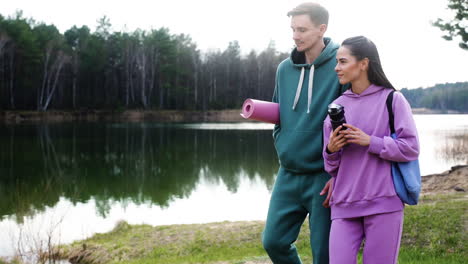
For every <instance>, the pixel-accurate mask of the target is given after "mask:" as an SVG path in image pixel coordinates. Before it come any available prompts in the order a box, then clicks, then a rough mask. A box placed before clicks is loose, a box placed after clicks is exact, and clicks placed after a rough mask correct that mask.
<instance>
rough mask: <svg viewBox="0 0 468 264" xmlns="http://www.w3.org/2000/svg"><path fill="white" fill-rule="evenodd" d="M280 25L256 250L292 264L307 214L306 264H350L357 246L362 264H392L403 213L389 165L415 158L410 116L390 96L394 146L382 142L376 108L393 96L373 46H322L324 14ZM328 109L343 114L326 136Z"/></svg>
mask: <svg viewBox="0 0 468 264" xmlns="http://www.w3.org/2000/svg"><path fill="white" fill-rule="evenodd" d="M288 16H289V17H291V28H292V33H293V40H294V42H295V44H296V48H295V49H294V50H293V51H292V53H291V56H290V58H288V59H286V60H284V61H283V62H282V63H281V64H280V65H279V66H278V70H277V75H276V87H275V92H274V95H273V101H274V102H277V103H279V104H280V119H281V124H280V125H276V126H275V128H274V130H273V137H274V142H275V147H276V150H277V153H278V158H279V160H280V169H279V172H278V176H277V179H276V182H275V186H274V189H273V192H272V196H271V201H270V206H269V210H268V217H267V221H266V225H265V230H264V232H263V241H262V242H263V246H264V248H265V249H266V251H267V253H268V255H269V256H270V258H271V259H272V261H273V263H277V264H295V263H301V261H300V259H299V256H298V255H297V251H296V248H295V247H294V241H295V240H296V239H297V237H298V234H299V230H300V227H301V225H302V223H303V222H304V220H305V218H306V216H307V215H308V214H309V226H310V244H311V247H312V255H313V263H316V264H319V263H320V264H327V263H332V264H344V263H356V259H357V253H358V251H359V248H360V246H361V243H362V241H363V240H365V245H364V251H363V261H364V263H369V264H373V263H389V264H390V263H392V264H393V263H396V261H397V258H398V250H399V245H400V238H401V232H402V225H403V209H404V205H403V203H402V201H401V200H400V199H399V198H398V196H397V195H396V193H395V189H394V186H393V182H392V176H391V169H390V168H391V163H390V162H391V161H409V160H415V159H417V157H418V154H419V143H418V136H417V132H416V127H415V123H414V120H413V118H412V114H411V108H410V106H409V104H408V102H407V101H406V100H405V98H404V97H403V96H402V95H401V94H400V93H394V95H393V97H394V98H393V106H392V107H393V112H394V116H395V120H394V124H395V131H396V133H397V136H398V139H396V140H394V139H392V138H391V137H390V129H389V118H388V111H387V108H386V99H387V95H388V94H389V93H390V92H391V91H393V90H395V89H394V87H393V86H392V84H391V83H390V82H389V81H388V80H387V78H386V76H385V74H384V72H383V70H382V66H381V64H380V59H379V55H378V52H377V49H376V47H375V45H374V43H372V41H370V40H369V39H367V38H365V37H362V36H359V37H352V38H349V39H346V40H345V41H344V42H343V43H342V45H341V46H338V45H337V44H335V43H333V42H332V41H331V39H329V38H324V33H325V32H326V30H327V23H328V12H327V10H326V9H325V8H323V7H322V6H320V5H318V4H315V3H304V4H301V5H299V6H297V7H296V8H294V9H293V10H291V11H290V12H289V13H288ZM331 102H334V103H337V104H341V105H342V106H344V108H345V116H346V120H347V123H346V124H344V127H346V129H344V130H341V128H342V127H338V128H337V129H335V130H334V131H332V128H331V124H330V120H329V118H328V117H327V106H328V104H330V103H331ZM330 176H331V177H330ZM325 194H326V195H325ZM330 207H331V210H330ZM330 220H331V221H330Z"/></svg>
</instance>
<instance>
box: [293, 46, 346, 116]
mask: <svg viewBox="0 0 468 264" xmlns="http://www.w3.org/2000/svg"><path fill="white" fill-rule="evenodd" d="M323 42H324V43H325V48H324V49H323V50H322V52H321V53H320V55H319V56H318V57H317V58H316V59H315V60H314V61H313V62H312V63H311V64H307V63H306V59H305V53H304V52H299V51H297V48H294V50H293V51H292V52H291V56H290V61H291V64H292V65H293V66H294V67H297V68H301V75H300V78H299V82H298V83H297V88H296V96H295V97H294V102H293V106H292V110H296V105H297V102H298V101H299V97H300V95H301V90H302V85H303V81H304V73H305V69H310V71H309V82H308V86H307V114H309V113H310V105H311V103H312V91H313V84H314V72H315V69H317V68H319V67H320V66H321V65H323V64H325V63H326V62H328V61H329V60H331V59H335V56H336V50H337V49H338V47H339V46H338V44H335V43H333V42H332V41H331V39H330V38H324V39H323Z"/></svg>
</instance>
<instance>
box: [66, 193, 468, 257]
mask: <svg viewBox="0 0 468 264" xmlns="http://www.w3.org/2000/svg"><path fill="white" fill-rule="evenodd" d="M306 222H307V221H306ZM263 225H264V223H263V222H261V221H255V222H222V223H211V224H202V225H173V226H158V227H151V226H148V225H137V226H131V225H128V224H127V223H125V222H121V223H119V224H118V225H117V226H116V227H115V228H114V230H113V231H111V232H109V233H106V234H97V235H95V236H93V237H92V238H89V239H87V240H83V241H79V242H75V243H73V244H71V245H67V246H63V247H62V253H61V255H62V256H67V257H73V256H78V257H81V262H80V263H119V264H120V263H122V264H124V263H125V264H130V263H131V264H143V263H165V264H167V263H171V264H182V263H184V264H185V263H216V264H242V263H255V264H265V263H271V262H269V260H268V257H267V255H266V253H265V251H264V250H263V247H262V245H261V232H262V229H263ZM467 225H468V217H467V199H466V197H465V195H464V194H452V195H445V196H441V195H438V196H429V197H423V198H422V200H421V204H420V205H418V206H409V207H407V208H406V209H405V222H404V229H403V237H402V245H401V249H400V256H399V263H400V264H402V263H404V264H422V263H424V264H431V263H434V264H436V263H437V264H452V263H468V256H467V254H468V250H467V245H468V239H467ZM308 236H309V231H308V226H307V223H305V224H304V226H303V228H302V231H301V233H300V236H299V239H298V241H297V243H296V246H297V248H298V251H299V253H300V255H301V258H302V260H303V262H304V263H311V260H312V256H311V252H310V247H309V238H308Z"/></svg>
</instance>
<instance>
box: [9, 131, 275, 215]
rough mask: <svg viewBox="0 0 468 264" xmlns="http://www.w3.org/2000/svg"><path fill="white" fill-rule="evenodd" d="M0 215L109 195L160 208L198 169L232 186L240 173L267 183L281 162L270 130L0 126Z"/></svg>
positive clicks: (193, 180) (105, 209)
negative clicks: (277, 157) (64, 200)
mask: <svg viewBox="0 0 468 264" xmlns="http://www.w3.org/2000/svg"><path fill="white" fill-rule="evenodd" d="M0 165H1V167H0V175H1V177H0V220H2V219H3V218H4V217H5V216H14V218H15V220H16V222H17V223H22V222H23V221H24V218H25V217H26V216H32V215H34V214H36V213H38V212H42V211H44V210H45V209H46V208H47V207H53V206H54V205H55V204H57V203H58V202H59V200H60V199H61V198H66V199H67V200H69V201H70V202H71V203H72V204H74V205H76V204H77V203H85V202H87V201H90V200H94V201H95V205H96V208H97V211H98V214H99V215H101V216H103V217H105V216H106V215H107V214H108V213H109V211H110V209H111V208H112V202H113V201H122V202H125V203H134V204H136V205H139V204H144V203H145V204H147V203H150V204H154V205H158V206H160V207H162V208H165V207H167V206H169V203H170V202H171V201H172V200H174V199H176V198H187V197H189V196H190V194H191V193H192V191H193V190H194V188H195V187H196V186H197V183H199V181H200V175H203V177H204V179H206V181H208V182H212V183H219V182H221V181H222V182H223V183H224V184H225V185H226V186H227V189H228V190H229V191H231V192H236V191H237V189H238V188H239V184H240V176H239V175H244V176H245V177H248V178H249V179H252V180H253V179H254V178H256V177H259V178H260V179H261V181H262V182H263V183H264V184H265V185H266V186H267V188H268V189H271V187H272V185H273V181H274V176H275V173H276V171H277V168H278V165H277V160H276V153H275V150H274V147H273V144H272V139H271V130H222V129H216V130H213V129H196V130H193V129H186V128H185V127H184V126H164V125H151V124H95V123H93V124H89V123H81V124H51V125H21V126H8V127H2V128H1V129H0Z"/></svg>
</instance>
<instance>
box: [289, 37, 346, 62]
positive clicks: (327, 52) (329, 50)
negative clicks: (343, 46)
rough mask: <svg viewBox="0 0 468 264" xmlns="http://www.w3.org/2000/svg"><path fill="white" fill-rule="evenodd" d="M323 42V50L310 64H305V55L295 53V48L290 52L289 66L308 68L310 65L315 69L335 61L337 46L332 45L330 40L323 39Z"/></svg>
mask: <svg viewBox="0 0 468 264" xmlns="http://www.w3.org/2000/svg"><path fill="white" fill-rule="evenodd" d="M323 42H324V43H325V48H324V49H323V50H322V52H321V53H320V55H319V56H318V57H317V58H316V59H315V60H314V61H313V62H312V63H311V64H307V63H306V59H305V53H304V52H299V51H297V48H294V50H293V51H292V52H291V55H290V59H291V60H290V61H291V64H292V65H294V66H295V67H300V68H302V67H305V68H309V67H311V66H312V65H313V66H314V67H315V68H318V67H320V66H321V65H322V64H324V63H326V62H327V61H329V60H331V59H333V60H334V59H336V58H335V56H336V50H338V48H339V47H340V46H339V45H338V44H336V43H334V42H333V41H332V40H331V39H330V38H323Z"/></svg>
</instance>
